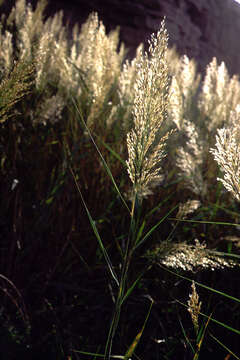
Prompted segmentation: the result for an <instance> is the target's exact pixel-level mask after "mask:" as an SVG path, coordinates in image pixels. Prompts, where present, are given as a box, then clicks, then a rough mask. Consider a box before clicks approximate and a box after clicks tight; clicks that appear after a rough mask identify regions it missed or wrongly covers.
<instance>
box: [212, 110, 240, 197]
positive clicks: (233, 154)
mask: <svg viewBox="0 0 240 360" xmlns="http://www.w3.org/2000/svg"><path fill="white" fill-rule="evenodd" d="M239 119H240V107H239V106H237V107H236V109H235V110H234V111H232V113H231V117H230V122H231V126H230V127H229V128H223V129H218V130H217V136H216V147H215V148H212V149H211V150H210V152H211V153H212V154H213V155H214V159H215V160H216V161H217V163H218V165H219V166H220V169H221V171H222V172H223V173H224V176H223V178H218V180H219V181H221V182H222V184H223V185H224V187H225V188H226V189H227V190H228V191H230V192H231V193H232V195H233V196H234V197H235V198H236V199H237V200H238V201H240V124H239Z"/></svg>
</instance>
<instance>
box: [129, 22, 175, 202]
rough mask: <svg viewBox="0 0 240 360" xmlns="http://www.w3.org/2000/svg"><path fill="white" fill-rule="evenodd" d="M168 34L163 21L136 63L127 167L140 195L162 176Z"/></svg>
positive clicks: (166, 98)
mask: <svg viewBox="0 0 240 360" xmlns="http://www.w3.org/2000/svg"><path fill="white" fill-rule="evenodd" d="M167 43H168V35H167V30H166V29H165V24H164V21H163V22H162V24H161V28H160V30H159V31H158V33H157V34H156V36H155V35H152V37H151V40H150V41H149V54H147V53H146V52H145V53H142V55H141V56H140V57H139V61H138V63H137V70H138V71H137V77H136V83H135V87H134V100H133V123H134V127H133V129H132V130H131V131H130V132H129V133H128V134H127V147H128V155H129V158H128V161H127V168H128V173H129V176H130V179H131V181H132V183H133V191H134V194H136V195H137V196H138V198H143V197H144V196H147V195H149V194H150V193H151V187H153V186H154V185H156V184H158V183H159V181H160V180H161V175H160V173H159V162H160V161H161V160H162V158H163V157H164V145H165V142H166V139H167V137H168V135H169V133H168V134H167V135H165V136H162V137H161V134H160V128H161V125H162V123H163V121H164V120H165V117H166V109H167V104H168V68H167V62H166V52H167Z"/></svg>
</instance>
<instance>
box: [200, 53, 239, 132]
mask: <svg viewBox="0 0 240 360" xmlns="http://www.w3.org/2000/svg"><path fill="white" fill-rule="evenodd" d="M239 102H240V85H239V82H238V78H237V77H236V76H233V77H232V78H230V77H229V75H228V72H227V69H226V66H225V64H224V63H223V62H222V63H221V65H220V66H218V64H217V60H216V58H214V59H213V60H212V62H211V63H210V64H209V65H208V66H207V71H206V76H205V79H204V82H203V87H202V92H201V94H200V99H199V104H198V105H199V109H200V111H201V112H202V114H203V115H204V116H205V117H206V118H207V120H206V121H207V123H206V124H205V126H206V129H207V130H208V131H209V132H210V133H211V134H215V133H216V130H217V128H220V127H223V126H226V125H227V124H228V121H229V118H230V113H231V110H232V109H234V108H235V107H236V106H237V104H238V103H239Z"/></svg>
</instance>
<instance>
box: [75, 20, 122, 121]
mask: <svg viewBox="0 0 240 360" xmlns="http://www.w3.org/2000/svg"><path fill="white" fill-rule="evenodd" d="M76 34H77V30H76V29H74V35H73V38H74V42H73V45H72V48H71V51H70V58H69V60H70V63H71V64H73V65H75V68H79V69H81V71H82V72H83V73H84V74H85V81H86V85H87V87H88V89H89V90H90V91H91V94H92V107H91V110H90V113H89V116H88V119H87V123H88V126H92V124H93V122H94V119H96V118H97V116H98V114H99V113H101V110H102V109H103V106H104V104H105V103H106V102H108V101H109V100H110V99H108V97H109V94H110V90H111V88H112V86H113V85H114V83H115V82H116V79H117V78H118V76H119V75H120V71H121V64H122V62H123V57H124V53H125V51H124V47H123V46H121V47H120V51H119V52H118V51H117V48H118V42H119V40H118V30H115V31H113V32H111V33H110V34H109V35H107V34H106V30H105V27H104V25H103V23H102V22H101V21H99V19H98V15H97V14H95V13H93V14H91V15H90V17H89V18H88V20H87V22H86V23H85V24H84V25H83V26H82V28H81V32H80V33H79V35H78V36H76ZM73 71H74V69H73ZM74 75H75V76H73V79H74V78H75V79H76V74H74ZM79 75H80V76H81V73H80V74H78V78H79ZM68 81H69V80H68ZM79 84H80V81H79V80H78V86H79Z"/></svg>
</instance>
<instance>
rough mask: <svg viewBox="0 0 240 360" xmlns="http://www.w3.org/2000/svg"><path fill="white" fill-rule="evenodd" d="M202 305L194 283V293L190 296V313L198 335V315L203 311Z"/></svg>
mask: <svg viewBox="0 0 240 360" xmlns="http://www.w3.org/2000/svg"><path fill="white" fill-rule="evenodd" d="M201 305H202V303H201V302H200V301H199V296H198V293H197V290H196V286H195V282H194V281H193V282H192V293H191V294H190V295H189V300H188V311H189V313H190V315H191V318H192V322H193V325H194V328H195V330H196V333H198V315H199V313H200V310H201Z"/></svg>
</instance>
